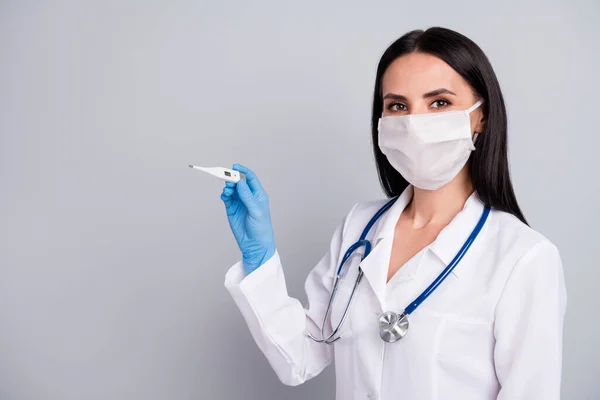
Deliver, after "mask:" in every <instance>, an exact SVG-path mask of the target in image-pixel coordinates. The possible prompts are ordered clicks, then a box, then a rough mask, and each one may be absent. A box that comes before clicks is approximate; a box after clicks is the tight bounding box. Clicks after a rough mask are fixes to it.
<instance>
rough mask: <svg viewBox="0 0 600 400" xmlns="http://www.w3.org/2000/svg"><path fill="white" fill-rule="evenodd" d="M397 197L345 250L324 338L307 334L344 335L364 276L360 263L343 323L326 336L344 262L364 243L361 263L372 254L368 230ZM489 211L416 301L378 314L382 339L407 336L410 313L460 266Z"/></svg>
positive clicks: (332, 338) (329, 339)
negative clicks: (401, 307) (341, 330)
mask: <svg viewBox="0 0 600 400" xmlns="http://www.w3.org/2000/svg"><path fill="white" fill-rule="evenodd" d="M397 199H398V197H395V198H393V199H392V200H390V201H388V202H387V203H386V204H385V205H384V206H383V207H381V208H380V209H379V211H377V212H376V213H375V215H374V216H373V217H372V218H371V220H370V221H369V222H368V223H367V226H365V229H364V230H363V232H362V234H361V235H360V239H359V240H358V241H357V242H356V243H354V244H353V245H351V246H350V247H349V248H348V250H347V251H346V253H345V254H344V257H343V258H342V262H341V263H340V266H339V267H338V269H337V273H336V276H335V280H334V282H333V289H332V291H331V296H329V302H328V304H327V309H326V310H325V317H324V318H323V323H322V324H321V338H322V339H317V338H316V337H314V336H313V335H311V334H310V333H309V334H308V336H309V337H310V338H311V339H312V340H314V341H315V342H318V343H326V344H333V343H335V342H336V341H338V340H339V339H340V338H341V336H337V335H338V332H339V330H340V328H341V327H342V325H343V324H344V321H345V320H346V317H347V315H348V310H349V309H350V306H351V304H352V300H354V294H355V293H356V289H357V287H358V285H359V283H360V281H361V280H362V277H363V275H364V273H363V270H362V268H360V266H359V267H358V275H357V277H356V281H355V282H354V287H353V288H352V292H351V293H350V299H349V300H348V302H347V303H346V308H345V309H344V313H343V314H342V318H341V319H340V322H339V323H338V324H337V326H336V328H335V329H334V330H333V332H332V333H331V335H329V336H327V337H325V324H326V323H327V318H328V317H329V313H330V311H331V305H332V304H333V300H334V299H335V294H336V293H337V290H338V286H339V283H340V281H341V279H342V277H343V276H344V274H345V271H344V268H343V267H344V264H345V263H346V261H347V260H348V259H349V258H350V256H351V255H352V254H353V253H354V252H355V251H356V250H357V249H359V248H360V247H363V246H364V248H365V251H364V254H363V255H362V256H361V262H362V260H364V259H365V257H367V256H368V255H369V253H370V252H371V242H370V241H368V240H367V239H366V237H367V234H368V233H369V231H370V230H371V228H372V227H373V225H374V224H375V222H377V220H378V219H379V218H380V217H381V216H382V215H383V214H384V213H385V212H386V211H387V210H388V209H389V208H390V207H391V206H392V204H394V202H395V201H396V200H397ZM489 213H490V209H489V208H488V207H485V208H484V209H483V213H482V214H481V217H480V218H479V222H477V225H475V228H473V231H472V232H471V234H470V235H469V237H468V238H467V240H466V241H465V243H464V244H463V245H462V247H461V248H460V250H459V251H458V253H456V256H454V258H453V259H452V261H451V262H450V264H448V266H447V267H446V268H444V270H443V271H442V272H441V273H440V274H439V275H438V277H437V278H435V280H434V281H433V282H432V283H431V285H429V286H428V287H427V289H425V290H424V291H423V293H421V294H420V295H419V296H418V297H417V298H416V299H415V300H414V301H413V302H411V303H410V304H409V305H408V307H406V308H405V309H404V311H402V313H400V314H398V313H395V312H393V311H386V312H384V313H383V314H381V316H380V317H379V336H380V337H381V339H382V340H383V341H385V342H388V343H393V342H395V341H397V340H400V339H402V338H403V337H404V336H405V335H406V333H407V332H408V326H409V324H408V316H409V315H410V314H411V313H412V312H413V311H415V310H416V309H417V307H419V306H420V305H421V303H423V302H424V301H425V299H427V297H429V295H431V293H433V292H434V291H435V289H437V288H438V286H439V285H440V284H441V283H442V282H443V281H444V279H446V277H447V276H448V275H450V273H451V272H452V270H453V269H454V268H455V267H456V265H458V263H459V262H460V260H462V258H463V257H464V255H465V254H466V253H467V250H469V247H471V244H473V242H474V241H475V238H477V235H479V232H480V231H481V228H482V227H483V225H484V224H485V221H486V220H487V217H488V215H489Z"/></svg>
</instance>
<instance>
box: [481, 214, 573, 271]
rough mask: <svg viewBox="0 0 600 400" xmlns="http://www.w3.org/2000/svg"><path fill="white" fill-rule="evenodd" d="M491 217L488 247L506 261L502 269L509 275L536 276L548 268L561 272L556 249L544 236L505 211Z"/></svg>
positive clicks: (558, 254) (559, 258)
mask: <svg viewBox="0 0 600 400" xmlns="http://www.w3.org/2000/svg"><path fill="white" fill-rule="evenodd" d="M491 217H492V218H490V221H489V222H490V224H489V227H488V229H489V234H490V235H489V236H488V237H489V238H490V239H491V240H493V242H492V243H490V244H491V247H492V248H493V249H494V251H495V252H496V253H497V254H498V255H499V256H500V257H501V258H504V259H507V258H508V260H507V261H509V262H508V263H506V264H505V266H506V267H507V268H509V270H510V271H509V274H511V275H513V274H516V273H522V272H524V273H532V274H534V275H535V274H539V273H546V272H548V271H549V270H550V269H556V270H557V272H559V271H560V272H561V273H562V262H561V257H560V253H559V250H558V248H557V246H556V245H555V244H554V243H553V242H551V241H550V240H549V239H548V238H547V237H546V236H544V235H543V234H542V233H540V232H538V231H537V230H535V229H533V228H531V227H530V226H528V225H527V224H525V223H524V222H523V221H521V220H520V219H518V218H517V217H515V216H514V215H512V214H510V213H508V212H504V211H498V210H492V214H491ZM507 264H508V265H507ZM519 270H524V271H522V272H518V271H519Z"/></svg>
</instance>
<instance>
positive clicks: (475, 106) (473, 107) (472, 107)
mask: <svg viewBox="0 0 600 400" xmlns="http://www.w3.org/2000/svg"><path fill="white" fill-rule="evenodd" d="M482 104H483V99H480V100H479V101H478V102H477V103H475V104H473V105H472V106H471V107H469V108H467V112H468V113H469V114H471V113H472V112H473V110H475V109H476V108H477V107H479V106H480V105H482Z"/></svg>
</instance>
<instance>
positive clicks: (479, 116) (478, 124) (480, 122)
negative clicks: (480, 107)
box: [475, 111, 486, 133]
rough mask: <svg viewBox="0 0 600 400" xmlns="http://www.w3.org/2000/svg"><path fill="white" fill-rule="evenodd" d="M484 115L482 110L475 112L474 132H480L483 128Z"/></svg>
mask: <svg viewBox="0 0 600 400" xmlns="http://www.w3.org/2000/svg"><path fill="white" fill-rule="evenodd" d="M485 122H486V120H485V115H483V111H480V112H479V113H477V122H476V123H475V132H477V133H481V132H483V130H484V129H485Z"/></svg>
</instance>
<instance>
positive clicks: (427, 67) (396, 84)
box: [381, 52, 470, 96]
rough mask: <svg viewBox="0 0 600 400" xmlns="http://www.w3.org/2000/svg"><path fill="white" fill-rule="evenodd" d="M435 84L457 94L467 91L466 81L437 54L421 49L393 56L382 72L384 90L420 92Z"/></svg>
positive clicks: (411, 93)
mask: <svg viewBox="0 0 600 400" xmlns="http://www.w3.org/2000/svg"><path fill="white" fill-rule="evenodd" d="M439 88H446V89H448V90H451V91H453V92H454V93H456V94H457V95H458V94H459V92H468V91H470V87H469V84H468V83H467V82H466V81H465V80H464V79H463V78H462V76H460V75H459V74H458V72H456V71H455V70H454V69H453V68H452V67H451V66H450V65H448V64H446V62H445V61H443V60H442V59H441V58H438V57H436V56H433V55H431V54H425V53H419V52H414V53H409V54H405V55H403V56H401V57H398V58H397V59H395V60H394V61H393V62H392V63H391V64H390V66H389V67H388V68H387V69H386V71H385V73H384V74H383V79H382V82H381V89H382V93H383V95H385V94H386V93H389V92H391V93H396V94H403V95H405V96H410V95H413V96H420V95H422V94H423V93H427V92H430V91H432V90H436V89H439Z"/></svg>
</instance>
